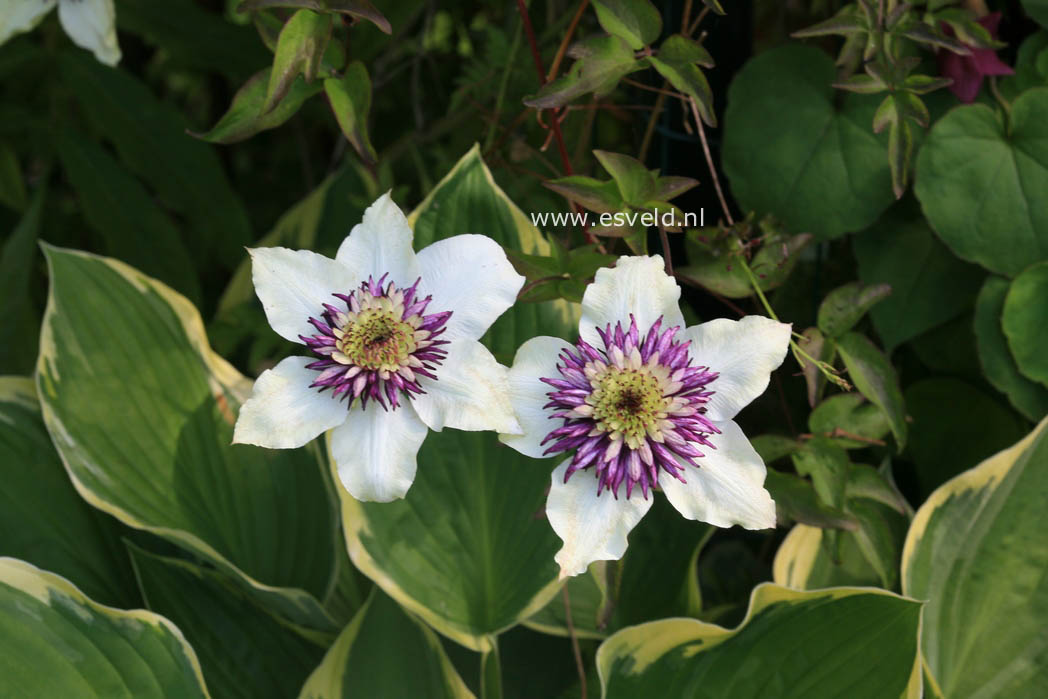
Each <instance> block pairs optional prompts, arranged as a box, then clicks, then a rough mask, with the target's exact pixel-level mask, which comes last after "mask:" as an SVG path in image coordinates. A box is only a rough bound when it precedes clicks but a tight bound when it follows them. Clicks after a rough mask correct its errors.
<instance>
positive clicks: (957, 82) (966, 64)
mask: <svg viewBox="0 0 1048 699" xmlns="http://www.w3.org/2000/svg"><path fill="white" fill-rule="evenodd" d="M977 21H978V22H979V24H981V25H982V26H983V27H985V28H986V30H987V31H989V32H990V36H992V37H993V38H995V39H996V38H997V25H998V23H1000V21H1001V13H1000V12H992V13H990V14H988V15H986V16H984V17H980V18H979V19H978V20H977ZM943 30H944V31H945V32H946V33H947V34H948V35H950V36H953V35H954V32H953V30H952V29H951V28H950V26H949V25H943ZM969 48H970V49H971V52H972V53H971V55H970V56H959V55H957V54H956V53H953V52H952V51H947V50H945V49H940V50H939V53H938V59H939V73H940V74H941V75H942V76H944V77H947V78H952V79H953V84H952V85H950V90H951V91H952V92H953V94H955V95H957V99H959V100H960V101H962V102H966V103H967V102H974V101H975V98H976V97H977V96H978V94H979V88H981V87H982V82H983V76H984V75H1012V74H1013V73H1015V71H1014V70H1012V68H1011V66H1009V65H1008V64H1007V63H1005V62H1003V61H1002V60H1001V59H999V58H998V57H997V53H996V52H995V51H994V50H993V49H980V48H976V47H974V46H970V47H969Z"/></svg>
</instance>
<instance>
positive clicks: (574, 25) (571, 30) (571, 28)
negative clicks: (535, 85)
mask: <svg viewBox="0 0 1048 699" xmlns="http://www.w3.org/2000/svg"><path fill="white" fill-rule="evenodd" d="M588 6H589V0H582V2H580V3H579V9H577V10H575V16H574V17H572V18H571V24H569V25H568V32H567V33H566V34H565V35H564V39H563V40H562V41H561V42H560V47H558V48H557V55H555V56H554V57H553V63H552V64H550V67H549V73H548V74H547V75H546V82H551V81H552V80H553V79H554V78H555V77H557V72H558V71H560V64H561V62H562V61H563V60H564V56H565V54H567V52H568V44H570V43H571V37H573V36H574V35H575V30H576V29H578V26H579V22H581V21H582V15H583V14H584V13H585V12H586V8H587V7H588Z"/></svg>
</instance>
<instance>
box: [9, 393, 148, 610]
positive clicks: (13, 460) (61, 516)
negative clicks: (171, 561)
mask: <svg viewBox="0 0 1048 699" xmlns="http://www.w3.org/2000/svg"><path fill="white" fill-rule="evenodd" d="M0 481H3V483H4V488H3V495H2V496H0V499H2V502H3V506H2V507H0V555H3V556H11V557H13V558H20V559H23V560H25V561H27V562H29V563H32V564H33V565H37V566H40V567H41V568H46V569H47V570H52V571H54V572H55V573H56V574H58V575H62V576H63V577H65V578H68V579H69V580H71V581H73V582H75V583H76V584H77V585H78V586H79V587H80V589H81V590H83V591H84V592H85V593H86V594H89V595H90V596H91V598H92V599H95V600H97V601H99V602H101V603H103V604H107V605H110V606H117V607H138V606H141V604H142V602H141V597H140V596H139V594H138V590H137V589H136V587H135V577H134V574H133V573H132V571H131V565H130V561H129V560H128V558H127V553H126V552H125V551H124V546H123V544H122V543H121V542H120V536H121V531H120V529H119V528H118V527H117V526H116V522H115V521H114V520H113V519H112V518H110V517H108V516H106V515H105V514H103V513H101V512H99V511H98V510H96V509H94V508H92V507H90V506H89V505H88V504H87V503H86V502H84V501H83V500H82V499H81V498H80V496H79V495H78V494H77V492H76V490H75V489H74V488H73V484H72V483H70V481H69V476H68V475H66V472H65V468H64V467H63V466H62V462H61V460H60V459H59V458H58V453H57V452H56V451H55V448H54V446H53V445H52V444H51V438H50V436H48V434H47V430H46V429H45V428H44V420H43V418H42V417H41V415H40V404H39V402H38V401H37V398H36V388H35V387H34V385H33V380H32V379H30V378H21V377H14V376H0Z"/></svg>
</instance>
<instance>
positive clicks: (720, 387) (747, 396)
mask: <svg viewBox="0 0 1048 699" xmlns="http://www.w3.org/2000/svg"><path fill="white" fill-rule="evenodd" d="M679 299H680V287H678V286H677V283H676V282H675V281H674V280H673V278H672V277H670V276H669V275H667V274H666V273H665V271H663V262H662V258H661V257H659V256H653V257H621V258H619V261H618V263H617V265H616V266H615V268H614V269H601V270H599V271H598V272H597V275H596V279H595V280H594V282H593V283H592V284H590V285H589V286H588V287H587V288H586V292H585V294H584V295H583V298H582V321H581V323H580V324H579V335H580V337H579V340H578V341H577V342H576V343H575V344H574V345H572V344H571V343H569V342H566V341H564V340H560V339H557V338H553V337H536V338H532V339H531V340H528V341H527V342H525V343H524V344H523V345H522V346H521V347H520V349H519V350H518V351H517V356H516V358H515V359H514V361H513V367H512V368H511V369H510V372H509V379H510V395H511V398H512V400H513V407H514V409H515V410H516V413H517V416H518V418H519V419H520V422H521V425H522V427H523V434H520V435H509V434H504V435H501V436H500V439H501V440H502V441H503V442H505V443H506V444H508V445H510V446H511V447H513V448H514V449H516V450H517V451H519V452H521V453H522V454H525V455H527V456H532V457H535V458H543V457H546V456H549V455H551V454H561V453H568V454H571V456H570V458H568V459H566V460H565V461H563V462H562V463H561V464H560V465H559V466H557V468H556V469H555V470H554V471H553V483H552V486H551V488H550V492H549V497H548V499H547V501H546V515H547V517H548V518H549V521H550V524H551V525H552V526H553V530H554V531H555V532H556V533H557V535H558V536H559V537H560V538H561V539H562V540H563V542H564V546H563V548H561V549H560V551H559V552H558V553H557V555H556V561H557V563H558V564H559V565H560V570H561V577H562V578H564V577H568V576H571V575H578V574H579V573H582V572H583V571H585V570H586V568H587V567H588V566H589V564H590V563H592V562H594V561H601V560H616V559H619V558H621V557H622V555H623V554H624V553H625V552H626V543H627V542H626V537H627V535H628V534H629V532H630V530H632V529H633V527H634V526H636V524H637V523H638V522H639V521H640V520H641V518H642V517H643V516H644V515H645V513H647V511H648V509H649V508H650V507H651V503H652V501H651V499H650V498H649V493H650V492H651V491H652V490H653V489H654V488H655V487H656V486H657V487H658V488H660V489H661V490H662V492H664V493H665V494H666V497H667V498H669V501H670V503H672V504H673V506H674V507H676V508H677V510H678V511H679V512H680V513H681V514H682V515H684V516H685V517H687V518H688V519H696V520H700V521H703V522H708V523H710V524H713V525H715V526H718V527H730V526H732V525H733V524H739V525H741V526H743V527H745V528H747V529H766V528H770V527H774V526H775V503H774V502H772V499H771V496H770V495H769V494H768V491H767V490H765V489H764V477H765V475H766V470H765V466H764V462H763V461H762V460H761V458H760V456H758V455H757V452H756V451H754V449H753V447H752V446H751V445H750V443H749V441H748V440H747V439H746V436H745V435H744V434H743V433H742V430H741V429H739V426H738V425H736V424H735V422H733V420H732V418H734V417H735V415H736V414H737V413H738V412H739V410H741V409H742V408H743V407H745V406H746V405H747V404H748V403H749V402H750V401H752V400H753V399H754V398H756V397H757V396H759V395H760V394H761V393H763V392H764V390H765V389H766V388H767V387H768V382H769V380H770V376H771V372H772V371H774V370H775V368H776V367H778V366H779V365H780V364H781V363H782V360H783V358H784V357H785V356H786V350H787V348H788V346H789V341H790V326H789V325H787V324H785V323H779V322H777V321H774V320H771V319H769V318H765V317H763V316H746V317H745V318H743V319H742V320H737V321H736V320H728V319H724V318H721V319H718V320H712V321H710V322H708V323H703V324H702V325H697V326H694V327H690V328H686V327H684V317H683V316H682V315H681V312H680V308H679V306H678V300H679Z"/></svg>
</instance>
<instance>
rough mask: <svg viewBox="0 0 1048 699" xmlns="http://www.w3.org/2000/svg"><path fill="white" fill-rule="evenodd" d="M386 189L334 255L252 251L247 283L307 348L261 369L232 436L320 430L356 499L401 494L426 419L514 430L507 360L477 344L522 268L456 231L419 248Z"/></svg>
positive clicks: (429, 423) (298, 436)
mask: <svg viewBox="0 0 1048 699" xmlns="http://www.w3.org/2000/svg"><path fill="white" fill-rule="evenodd" d="M412 237H413V234H412V231H411V228H410V226H409V225H408V221H407V219H406V218H405V217H404V214H403V213H402V212H401V210H400V209H399V208H397V205H396V204H394V203H393V200H392V199H391V198H390V196H389V194H385V195H383V196H382V197H381V198H379V200H378V201H376V202H375V203H374V204H372V205H371V206H370V207H369V208H368V210H367V211H365V212H364V220H363V222H362V223H360V224H357V225H356V226H355V227H354V228H353V230H352V231H351V232H350V234H349V236H348V237H347V238H346V239H345V241H343V243H342V245H341V247H340V248H339V250H338V254H337V255H336V257H335V259H334V260H332V259H330V258H327V257H324V256H323V255H318V254H317V253H314V252H310V251H308V250H288V249H287V248H256V249H254V250H251V251H250V252H251V261H252V275H253V279H254V283H255V292H256V293H257V294H258V297H259V299H261V301H262V306H263V308H264V309H265V312H266V317H267V318H268V320H269V324H270V325H271V326H272V327H273V330H275V331H276V332H277V333H278V334H279V335H281V336H282V337H284V338H286V339H288V340H291V341H292V342H298V343H300V344H304V345H305V346H306V348H307V349H308V350H310V351H311V352H312V353H313V354H314V355H315V356H314V357H312V358H307V357H288V358H287V359H285V360H283V361H282V362H280V363H279V364H278V365H277V366H275V367H274V368H272V369H270V370H268V371H266V372H264V373H263V374H262V375H261V376H259V377H258V380H257V381H256V382H255V387H254V391H253V393H252V396H251V398H250V399H249V400H248V401H247V402H246V403H245V404H244V406H243V408H241V410H240V415H239V417H238V419H237V423H236V428H235V431H234V435H233V441H234V442H237V443H244V444H256V445H258V446H262V447H269V448H272V449H290V448H295V447H300V446H302V445H304V444H306V443H307V442H309V441H310V440H311V439H313V438H314V437H316V436H318V435H320V434H321V433H323V432H327V431H328V430H330V433H329V435H328V436H329V440H328V447H329V450H330V454H331V457H332V459H333V460H334V462H335V465H336V467H337V469H338V475H339V478H340V480H341V481H342V483H343V485H345V487H346V489H347V490H348V491H349V493H350V494H351V495H352V496H353V497H355V498H357V499H358V500H371V501H378V502H388V501H390V500H395V499H397V498H402V497H404V495H405V494H406V493H407V491H408V488H409V487H410V486H411V483H412V481H413V480H414V478H415V467H416V458H415V457H416V454H417V453H418V450H419V447H421V446H422V440H423V439H425V437H426V434H427V432H428V430H430V429H433V430H437V431H440V430H442V429H443V428H444V427H453V428H455V429H460V430H496V431H498V432H508V433H517V434H519V433H520V425H519V423H518V422H517V419H516V417H515V416H514V414H513V408H512V405H511V404H510V400H509V396H508V384H507V370H506V368H505V367H503V366H502V365H500V364H498V363H497V362H496V361H495V358H494V357H493V356H492V354H491V352H490V351H488V349H487V348H485V347H484V345H482V344H480V342H479V341H478V340H479V339H480V337H481V336H482V335H483V334H484V332H485V331H487V329H488V328H489V327H490V326H491V324H492V323H493V322H495V319H496V318H498V317H499V316H500V315H502V313H503V312H504V311H505V310H506V309H507V308H509V307H510V306H511V305H513V303H514V302H515V301H516V297H517V292H518V291H520V289H521V287H522V286H523V284H524V278H523V277H522V276H520V275H519V274H517V272H516V271H515V270H514V269H513V267H512V265H510V263H509V261H508V260H507V259H506V254H505V252H503V250H502V248H501V247H499V245H498V244H497V243H496V242H495V241H493V240H492V239H491V238H487V237H485V236H482V235H458V236H454V237H452V238H446V239H444V240H441V241H438V242H436V243H433V244H432V245H430V246H429V247H427V248H425V249H424V250H421V251H420V252H419V253H418V254H415V252H414V250H413V249H412Z"/></svg>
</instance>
